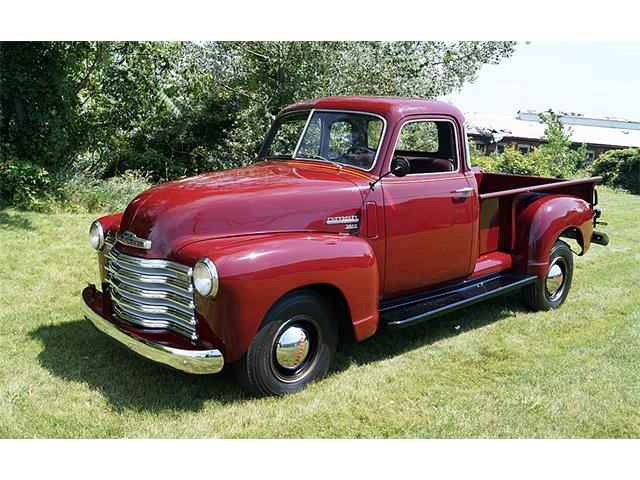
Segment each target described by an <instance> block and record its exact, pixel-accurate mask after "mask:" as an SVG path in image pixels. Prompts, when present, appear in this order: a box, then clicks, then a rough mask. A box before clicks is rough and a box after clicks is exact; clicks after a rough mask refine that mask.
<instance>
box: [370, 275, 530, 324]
mask: <svg viewBox="0 0 640 480" xmlns="http://www.w3.org/2000/svg"><path fill="white" fill-rule="evenodd" d="M537 278H538V277H536V276H535V275H519V274H517V273H510V272H509V273H503V274H498V275H490V276H486V277H481V278H478V279H476V280H466V281H463V282H462V283H459V284H456V285H454V286H453V287H447V288H441V289H438V290H435V291H432V292H429V293H428V294H426V295H417V296H412V297H407V298H403V299H399V300H392V301H388V302H384V303H381V304H380V323H381V324H383V325H385V326H386V327H387V328H404V327H409V326H412V325H417V324H419V323H422V322H424V321H426V320H429V319H431V318H434V317H437V316H440V315H444V314H445V313H449V312H453V311H454V310H458V309H459V308H463V307H466V306H468V305H472V304H474V303H477V302H481V301H483V300H487V299H489V298H492V297H496V296H498V295H502V294H503V293H507V292H510V291H512V290H516V289H518V288H521V287H524V286H525V285H529V284H530V283H533V282H535V281H536V280H537Z"/></svg>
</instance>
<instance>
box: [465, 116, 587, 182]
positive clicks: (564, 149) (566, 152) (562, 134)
mask: <svg viewBox="0 0 640 480" xmlns="http://www.w3.org/2000/svg"><path fill="white" fill-rule="evenodd" d="M540 118H541V119H542V121H544V122H545V124H546V128H545V132H544V135H543V137H542V139H541V140H542V141H543V142H544V143H542V144H541V145H540V146H539V147H538V148H535V149H533V150H532V151H531V152H530V153H528V154H523V153H521V152H520V151H519V150H518V149H516V148H515V147H513V146H510V147H507V148H505V150H504V153H502V154H499V153H497V152H494V153H492V154H491V155H490V156H482V155H481V154H480V152H478V150H476V149H475V148H473V149H472V148H471V147H470V150H471V162H472V164H473V165H475V166H478V167H481V168H483V169H484V170H486V171H489V172H498V173H511V174H516V175H535V176H542V177H559V178H568V177H570V176H571V175H574V174H575V173H576V172H577V171H578V170H579V169H580V168H581V167H582V166H583V165H584V162H585V161H586V160H587V158H588V157H587V149H586V146H585V145H581V146H580V147H578V148H577V149H576V148H574V146H573V144H572V142H571V138H570V135H571V130H570V128H566V127H565V126H564V125H563V124H562V121H561V120H560V119H559V118H558V116H557V115H556V114H555V113H554V112H553V111H551V110H549V111H548V112H547V113H546V114H545V113H541V114H540Z"/></svg>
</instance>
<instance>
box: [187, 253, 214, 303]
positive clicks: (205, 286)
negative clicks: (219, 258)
mask: <svg viewBox="0 0 640 480" xmlns="http://www.w3.org/2000/svg"><path fill="white" fill-rule="evenodd" d="M193 286H194V287H195V289H196V291H197V292H198V293H199V294H200V295H202V296H203V297H207V296H208V297H215V296H216V294H217V293H218V270H217V269H216V266H215V265H214V264H213V262H212V261H211V260H209V259H208V258H207V257H204V258H201V259H200V260H198V262H197V263H196V265H195V267H193Z"/></svg>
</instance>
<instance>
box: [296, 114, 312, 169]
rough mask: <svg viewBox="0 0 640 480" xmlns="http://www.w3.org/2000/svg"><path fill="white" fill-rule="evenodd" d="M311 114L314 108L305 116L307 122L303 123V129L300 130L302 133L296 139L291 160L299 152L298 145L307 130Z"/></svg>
mask: <svg viewBox="0 0 640 480" xmlns="http://www.w3.org/2000/svg"><path fill="white" fill-rule="evenodd" d="M313 112H315V109H314V108H312V109H311V111H310V112H309V115H308V116H307V120H306V121H305V122H304V127H303V128H302V133H301V134H300V138H299V139H298V143H296V148H295V149H294V150H293V153H292V154H291V159H294V158H296V155H297V154H298V150H300V144H301V143H302V139H303V138H304V136H305V134H306V133H307V129H308V128H309V123H310V122H311V117H312V116H313Z"/></svg>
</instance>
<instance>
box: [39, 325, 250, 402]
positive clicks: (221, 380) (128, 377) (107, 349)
mask: <svg viewBox="0 0 640 480" xmlns="http://www.w3.org/2000/svg"><path fill="white" fill-rule="evenodd" d="M29 335H30V336H31V337H32V338H34V339H37V340H39V341H41V342H42V343H43V345H44V349H43V350H42V351H41V352H40V354H39V355H38V360H39V361H40V363H41V364H42V366H44V367H45V368H46V369H48V370H49V371H50V372H52V373H53V374H54V375H56V376H57V377H59V378H62V379H64V380H70V381H74V382H82V383H86V384H87V385H89V386H90V387H91V388H94V389H96V390H98V391H99V392H100V393H102V394H103V395H104V396H105V398H106V399H107V401H108V402H109V403H110V404H111V405H113V407H114V408H116V409H120V410H125V409H126V410H140V411H161V410H179V411H198V410H200V409H201V408H202V404H203V402H205V401H214V402H217V403H220V404H228V403H233V402H236V401H241V400H246V399H249V398H250V397H249V396H248V395H247V394H245V393H244V392H243V391H242V390H241V389H240V387H239V385H237V383H236V382H235V381H234V378H233V375H232V374H231V372H229V369H228V368H225V369H224V370H223V371H222V372H221V373H218V374H216V375H189V374H186V373H183V372H179V371H177V370H172V369H170V368H165V367H163V366H161V365H158V364H155V363H153V362H150V361H147V360H145V359H143V358H141V357H139V356H137V355H136V354H134V353H132V352H130V351H128V350H127V349H126V348H124V347H121V346H120V345H119V344H117V343H116V342H115V341H113V340H111V339H109V338H108V337H106V336H105V335H104V334H102V333H100V332H99V331H97V330H96V329H95V328H94V327H93V326H91V325H90V324H89V323H88V322H87V321H85V320H83V319H81V320H76V321H72V322H67V323H63V324H58V325H45V326H41V327H39V328H37V329H36V330H33V331H32V332H30V334H29Z"/></svg>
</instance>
